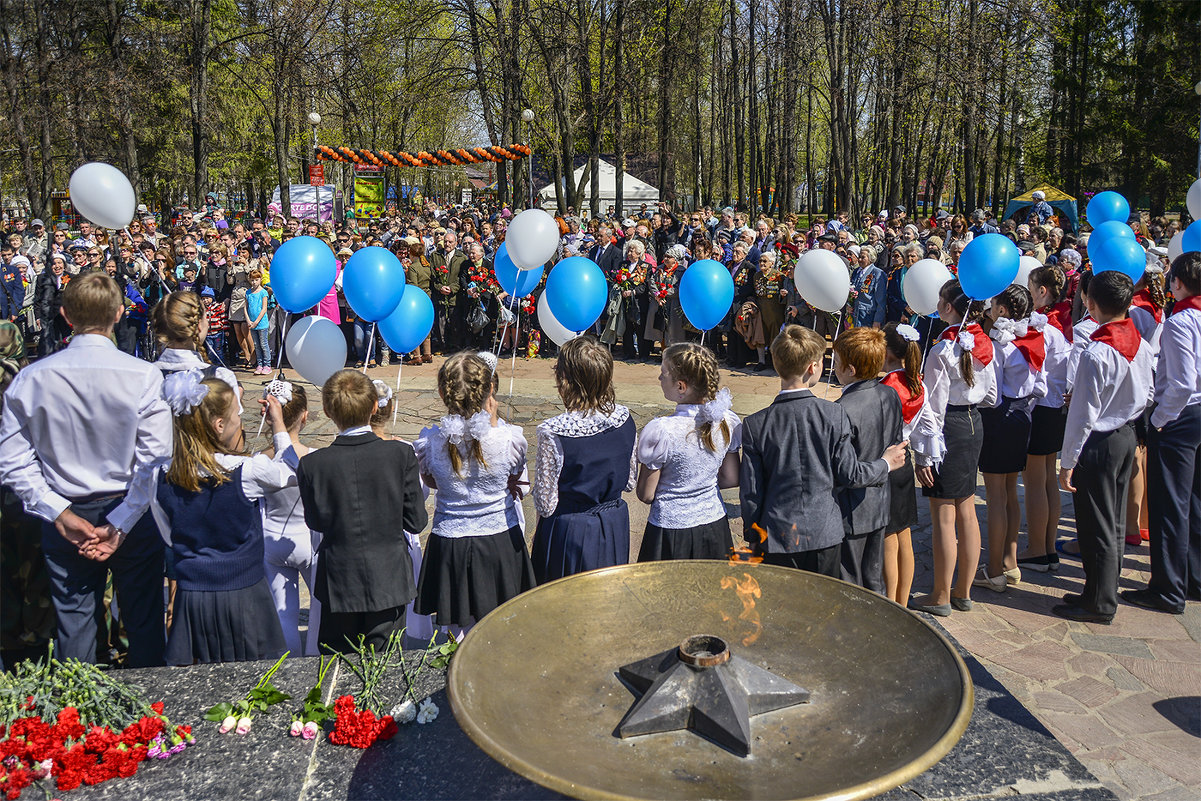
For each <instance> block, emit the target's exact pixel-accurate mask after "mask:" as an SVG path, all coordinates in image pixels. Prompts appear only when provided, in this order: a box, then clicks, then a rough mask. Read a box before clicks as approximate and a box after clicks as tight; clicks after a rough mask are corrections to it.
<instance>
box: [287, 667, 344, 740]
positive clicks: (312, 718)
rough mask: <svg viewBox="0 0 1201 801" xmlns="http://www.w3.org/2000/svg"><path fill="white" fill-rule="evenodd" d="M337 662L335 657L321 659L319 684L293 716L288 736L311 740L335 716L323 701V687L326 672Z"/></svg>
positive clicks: (318, 673)
mask: <svg viewBox="0 0 1201 801" xmlns="http://www.w3.org/2000/svg"><path fill="white" fill-rule="evenodd" d="M336 661H337V659H336V658H335V657H332V656H331V657H329V658H328V659H327V658H326V657H324V656H322V657H319V659H318V663H317V683H316V684H315V685H314V686H313V689H311V690H309V692H308V694H307V695H305V697H304V704H303V705H302V706H301V707H300V709H299V710H298V711H297V712H295V713H293V715H292V726H291V728H290V729H289V730H288V734H289V735H291V736H292V737H301V738H303V739H305V740H311V739H313V738H314V737H316V736H317V732H319V731H321V724H323V723H325V721H327V720H329V719H330V718H332V717H333V716H334V711H333V708H332V707H331V706H330V705H329V704H327V703H325V702H324V701H323V700H322V696H323V694H322V692H321V687H322V685H323V684H324V683H325V674H326V672H327V671H328V670H329V669H330V668H331V667H333V665H334V663H335V662H336Z"/></svg>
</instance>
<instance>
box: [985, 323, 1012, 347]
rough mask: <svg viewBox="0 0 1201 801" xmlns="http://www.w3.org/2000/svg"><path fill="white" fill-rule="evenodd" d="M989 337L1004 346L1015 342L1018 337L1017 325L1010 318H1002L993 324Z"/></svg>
mask: <svg viewBox="0 0 1201 801" xmlns="http://www.w3.org/2000/svg"><path fill="white" fill-rule="evenodd" d="M989 336H990V337H992V340H993V341H994V342H1000V343H1001V344H1002V345H1004V344H1005V343H1006V342H1013V340H1015V339H1016V338H1017V336H1018V333H1017V323H1016V322H1014V321H1013V320H1010V319H1009V318H1008V317H1002V318H1000V319H999V320H997V321H996V322H995V323H993V326H992V331H990V332H989Z"/></svg>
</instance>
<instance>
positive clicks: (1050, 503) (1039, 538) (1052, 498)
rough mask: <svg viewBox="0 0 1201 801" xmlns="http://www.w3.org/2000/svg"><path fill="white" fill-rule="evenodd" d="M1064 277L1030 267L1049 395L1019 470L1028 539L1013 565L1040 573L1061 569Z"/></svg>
mask: <svg viewBox="0 0 1201 801" xmlns="http://www.w3.org/2000/svg"><path fill="white" fill-rule="evenodd" d="M1065 281H1066V278H1065V276H1064V274H1063V270H1061V269H1060V268H1059V267H1058V266H1055V265H1050V266H1047V267H1040V268H1039V269H1037V270H1034V271H1033V272H1031V273H1030V278H1029V279H1028V280H1027V285H1028V286H1029V288H1030V296H1031V298H1032V299H1033V301H1034V311H1033V312H1031V314H1030V322H1031V325H1034V326H1037V325H1038V324H1039V323H1040V322H1041V318H1042V317H1043V316H1045V317H1046V324H1044V325H1043V327H1042V333H1043V347H1044V349H1045V351H1046V359H1045V360H1044V361H1043V372H1044V373H1046V377H1047V394H1046V396H1044V397H1042V398H1039V399H1038V400H1037V401H1035V404H1034V412H1033V413H1032V415H1031V420H1030V446H1029V447H1028V448H1026V469H1025V470H1024V471H1022V484H1023V486H1025V488H1026V530H1027V531H1028V532H1029V536H1028V541H1029V543H1028V545H1027V547H1026V550H1025V551H1024V552H1022V553H1020V554H1018V557H1017V566H1018V567H1019V568H1021V569H1023V570H1034V571H1036V572H1039V573H1046V572H1047V571H1050V570H1058V569H1059V554H1058V553H1056V551H1055V541H1056V539H1057V538H1058V534H1059V512H1060V502H1059V483H1058V459H1059V451H1060V449H1061V448H1063V434H1064V428H1065V426H1066V424H1067V419H1068V417H1067V405H1066V404H1065V403H1064V395H1065V393H1066V392H1067V383H1068V357H1069V355H1070V353H1071V350H1072V344H1071V341H1072V336H1073V331H1072V325H1071V303H1069V302H1067V301H1062V302H1059V303H1056V302H1055V301H1056V299H1057V298H1059V297H1061V295H1062V292H1063V287H1064V283H1065Z"/></svg>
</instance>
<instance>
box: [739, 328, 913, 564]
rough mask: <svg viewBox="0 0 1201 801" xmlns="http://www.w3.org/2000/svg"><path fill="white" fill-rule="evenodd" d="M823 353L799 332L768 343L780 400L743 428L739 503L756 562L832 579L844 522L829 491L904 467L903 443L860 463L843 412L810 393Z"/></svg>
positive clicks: (878, 479) (820, 343)
mask: <svg viewBox="0 0 1201 801" xmlns="http://www.w3.org/2000/svg"><path fill="white" fill-rule="evenodd" d="M825 350H826V342H825V339H823V338H822V337H820V336H818V335H817V334H816V333H814V332H813V331H811V330H809V329H808V328H802V327H801V326H799V325H790V326H787V327H786V328H785V329H784V330H783V331H781V332H780V333H779V335H778V336H777V337H776V339H775V341H774V342H772V344H771V355H772V361H773V362H774V364H775V367H776V371H777V372H779V374H780V394H779V395H777V396H776V399H775V400H774V401H773V402H772V404H771V406H769V407H767V408H766V409H763V410H761V411H758V412H755V413H754V414H752V415H750V416H749V417H747V418H746V419H745V420H743V422H742V471H741V489H740V490H739V498H740V500H741V503H742V522H743V527H744V528H743V530H744V531H745V532H746V537H747V539H748V540H750V542H751V547H752V550H753V551H754V552H755V554H756V555H758V556H762V557H763V560H764V561H765V562H766V563H768V564H774V565H783V566H785V567H795V568H799V569H801V570H808V571H811V572H813V573H821V574H823V575H826V576H831V577H833V578H839V577H840V563H841V558H840V557H841V553H840V552H841V548H842V540H843V522H842V513H841V511H840V509H839V506H838V499H837V496H836V491H835V488H836V487H867V486H879V485H881V484H883V483H884V482H885V480H887V478H888V473H889V471H890V470H894V469H896V468H898V467H900V466H901V465H902V464H903V463H904V461H905V444H904V443H903V442H901V443H897V444H895V445H892V446H891V447H889V448H887V449H886V450H885V451H884V455H883V456H882V457H881V458H878V459H876V460H875V461H874V462H861V461H859V458H858V457H857V456H856V454H855V446H854V445H853V444H852V442H851V435H852V430H851V422H850V420H848V419H847V414H846V412H845V411H844V410H843V409H842V407H840V406H839V405H838V404H836V403H831V402H830V401H825V400H821V399H819V398H818V397H817V396H815V395H814V394H813V392H812V391H811V388H812V387H813V386H815V385H816V384H817V382H818V380H819V378H820V377H821V370H822V356H823V355H824V353H825ZM756 534H757V535H758V536H757V537H756V536H755V535H756Z"/></svg>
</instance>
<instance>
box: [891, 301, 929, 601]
mask: <svg viewBox="0 0 1201 801" xmlns="http://www.w3.org/2000/svg"><path fill="white" fill-rule="evenodd" d="M922 358H923V356H922V346H921V334H920V333H918V330H917V329H916V328H914V327H913V326H911V325H906V324H905V323H900V324H897V323H888V324H887V325H886V326H884V378H883V379H881V383H882V384H884V385H885V386H887V387H892V389H893V390H894V391H895V392H896V393H897V395H898V397H900V400H901V422H902V424H903V433H904V438H905V440H907V441H908V442H909V443H910V445H912V446H913V447H914V448H915V449H916V448H920V449H921V451H922V452H928V451H929V450H930V446H929V443H928V442H926V441H925V440H923V441H922V442H920V443H919V442H918V441H917V440H918V432H917V427H918V426H917V423H918V419H919V418H920V416H921V414H922V412H923V410H925V408H926V386H925V384H923V383H922V370H921V366H922ZM888 483H889V488H890V495H889V498H890V504H891V505H890V506H889V512H888V525H887V526H885V528H884V594H885V595H886V596H887V597H888V598H890V599H892V600H893V601H896V602H897V603H899V604H901V605H902V606H904V605H905V604H906V603H908V602H909V590H910V588H911V587H912V586H913V565H914V561H913V540H912V536H911V535H912V530H913V527H914V526H916V525H917V484H916V481H915V479H914V473H913V456H912V455H911V454H910V453H909V452H908V451H906V453H905V464H904V465H902V466H901V467H898V468H897V469H896V470H893V471H892V472H891V473H889V474H888Z"/></svg>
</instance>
